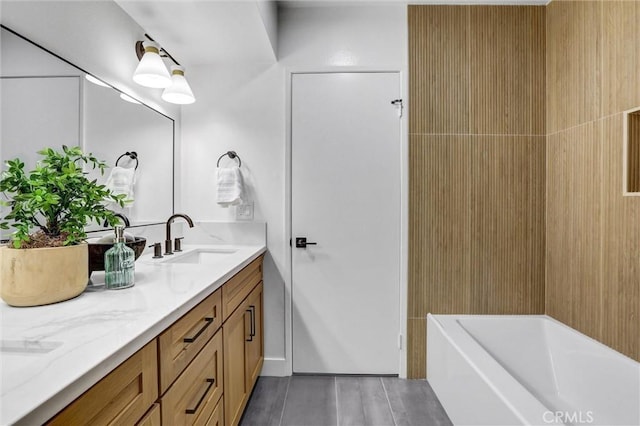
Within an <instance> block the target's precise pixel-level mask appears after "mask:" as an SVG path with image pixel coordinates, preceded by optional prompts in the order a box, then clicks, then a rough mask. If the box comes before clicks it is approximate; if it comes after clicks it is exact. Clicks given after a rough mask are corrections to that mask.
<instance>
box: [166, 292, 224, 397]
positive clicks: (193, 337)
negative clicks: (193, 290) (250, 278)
mask: <svg viewBox="0 0 640 426" xmlns="http://www.w3.org/2000/svg"><path fill="white" fill-rule="evenodd" d="M221 294H222V292H221V289H218V290H216V291H215V292H214V293H213V294H212V295H210V296H209V297H207V298H206V299H205V300H203V301H202V302H200V304H198V305H197V306H196V307H195V308H193V309H192V310H190V311H189V312H188V313H187V314H185V315H184V316H183V317H182V318H180V319H179V320H178V321H176V322H175V323H174V324H173V325H172V326H171V327H169V328H168V329H167V330H165V331H164V332H163V333H162V334H161V335H160V337H159V338H158V345H159V350H160V393H161V394H162V393H164V392H165V391H166V390H167V389H168V388H169V386H171V383H173V381H174V380H175V379H176V378H177V377H178V376H179V375H180V373H182V371H183V370H184V369H185V368H186V367H187V365H189V363H190V362H191V360H193V358H195V356H196V355H197V354H198V352H199V351H200V349H202V348H203V347H204V345H205V344H206V343H207V342H208V341H209V339H210V338H211V336H213V335H214V334H215V332H216V331H217V330H218V328H220V326H221V325H222V312H221Z"/></svg>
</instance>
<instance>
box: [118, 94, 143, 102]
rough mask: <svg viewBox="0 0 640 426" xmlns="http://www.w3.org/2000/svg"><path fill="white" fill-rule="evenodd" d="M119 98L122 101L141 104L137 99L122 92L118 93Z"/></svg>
mask: <svg viewBox="0 0 640 426" xmlns="http://www.w3.org/2000/svg"><path fill="white" fill-rule="evenodd" d="M120 99H122V100H123V101H127V102H131V103H132V104H138V105H141V104H140V102H138V101H137V100H135V99H133V98H132V97H131V96H129V95H126V94H124V93H120Z"/></svg>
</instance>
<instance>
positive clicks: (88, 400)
mask: <svg viewBox="0 0 640 426" xmlns="http://www.w3.org/2000/svg"><path fill="white" fill-rule="evenodd" d="M157 357H158V354H157V345H156V340H155V339H154V340H152V341H151V342H150V343H148V344H147V345H146V346H145V347H144V348H142V349H140V350H139V351H138V352H136V353H135V354H133V355H132V356H131V357H130V358H129V359H127V360H126V361H125V362H123V363H122V364H120V365H119V366H118V367H117V368H116V369H115V370H113V371H112V372H111V373H109V375H107V376H106V377H104V378H103V379H102V380H100V381H99V382H98V383H97V384H95V385H94V386H93V387H92V388H91V389H89V390H88V391H87V392H85V393H84V394H82V395H81V396H80V397H79V398H78V399H76V400H75V401H74V402H72V403H71V404H70V405H69V406H68V407H67V408H65V409H64V410H62V411H61V412H60V413H58V414H57V415H56V416H55V417H54V418H53V419H51V420H50V421H49V423H48V424H50V425H64V426H66V425H84V424H87V425H88V424H90V425H92V426H93V425H109V424H129V425H132V424H135V423H136V422H137V421H138V420H140V418H141V417H142V416H143V415H144V414H145V413H146V412H147V410H148V409H149V407H151V406H152V405H153V403H154V402H155V400H156V399H157V398H158V375H157V371H158V363H157V359H158V358H157Z"/></svg>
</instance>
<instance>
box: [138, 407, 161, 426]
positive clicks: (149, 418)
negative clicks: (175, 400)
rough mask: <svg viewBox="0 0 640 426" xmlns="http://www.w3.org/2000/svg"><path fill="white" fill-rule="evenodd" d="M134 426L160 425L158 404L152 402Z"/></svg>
mask: <svg viewBox="0 0 640 426" xmlns="http://www.w3.org/2000/svg"><path fill="white" fill-rule="evenodd" d="M136 426H162V420H161V419H160V404H153V406H152V407H151V409H150V410H149V411H147V414H145V415H144V417H143V418H142V419H140V421H139V422H138V423H136Z"/></svg>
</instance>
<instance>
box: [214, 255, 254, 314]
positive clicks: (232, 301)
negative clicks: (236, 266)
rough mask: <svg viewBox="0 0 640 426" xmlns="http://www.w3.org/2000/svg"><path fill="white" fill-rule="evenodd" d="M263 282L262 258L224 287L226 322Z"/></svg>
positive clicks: (223, 299)
mask: <svg viewBox="0 0 640 426" xmlns="http://www.w3.org/2000/svg"><path fill="white" fill-rule="evenodd" d="M260 281H262V256H260V257H259V258H257V259H256V260H254V261H253V262H251V263H250V264H249V265H247V266H246V267H245V268H244V269H242V271H240V272H238V273H237V274H235V275H234V276H233V278H231V279H230V280H229V281H227V282H226V283H225V284H224V285H223V286H222V315H223V316H224V319H225V320H226V319H227V318H229V316H230V315H231V314H232V313H233V312H234V311H235V310H236V309H237V307H238V306H240V304H241V303H242V302H243V301H244V300H245V299H246V298H247V296H248V295H249V293H251V290H253V288H254V287H255V286H256V285H258V283H259V282H260Z"/></svg>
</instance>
